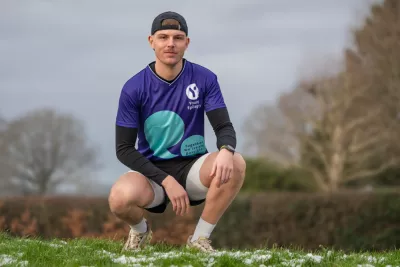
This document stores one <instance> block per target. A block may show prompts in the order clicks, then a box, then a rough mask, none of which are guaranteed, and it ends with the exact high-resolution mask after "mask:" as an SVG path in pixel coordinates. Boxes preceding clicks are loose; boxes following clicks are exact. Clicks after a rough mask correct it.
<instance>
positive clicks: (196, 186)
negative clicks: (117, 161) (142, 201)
mask: <svg viewBox="0 0 400 267" xmlns="http://www.w3.org/2000/svg"><path fill="white" fill-rule="evenodd" d="M209 154H210V153H207V154H205V155H203V156H201V157H200V158H198V159H197V160H196V162H195V163H194V164H193V165H192V167H191V168H190V171H189V173H188V175H187V178H186V192H187V193H188V196H189V199H190V200H193V201H196V200H204V199H205V198H206V195H207V192H208V188H207V187H205V186H204V185H203V184H202V182H201V180H200V168H201V166H202V165H203V162H204V160H205V159H206V157H207V156H208V155H209ZM129 172H137V171H133V170H130V171H129ZM147 180H148V181H149V182H150V185H151V187H152V188H153V191H154V199H153V202H151V203H150V204H149V205H147V206H146V207H145V208H154V207H156V206H159V205H161V204H162V203H163V202H164V200H165V193H164V190H163V188H162V187H161V186H160V185H158V184H157V183H156V182H154V181H153V180H150V179H149V178H147Z"/></svg>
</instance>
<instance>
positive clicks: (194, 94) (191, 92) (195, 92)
mask: <svg viewBox="0 0 400 267" xmlns="http://www.w3.org/2000/svg"><path fill="white" fill-rule="evenodd" d="M186 95H187V97H188V98H189V99H190V100H196V99H197V98H199V88H198V87H197V85H196V84H195V83H192V84H190V85H189V86H188V87H186Z"/></svg>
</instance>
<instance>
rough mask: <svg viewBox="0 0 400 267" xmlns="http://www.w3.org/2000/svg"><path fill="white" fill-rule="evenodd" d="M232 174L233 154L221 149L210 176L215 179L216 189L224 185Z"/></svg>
mask: <svg viewBox="0 0 400 267" xmlns="http://www.w3.org/2000/svg"><path fill="white" fill-rule="evenodd" d="M232 174H233V153H232V152H230V151H228V150H226V149H222V150H221V151H220V152H219V153H218V155H217V157H216V158H215V161H214V165H213V167H212V169H211V173H210V176H211V177H214V179H217V187H218V188H219V187H220V186H221V185H222V184H225V183H227V182H228V181H229V179H231V177H232Z"/></svg>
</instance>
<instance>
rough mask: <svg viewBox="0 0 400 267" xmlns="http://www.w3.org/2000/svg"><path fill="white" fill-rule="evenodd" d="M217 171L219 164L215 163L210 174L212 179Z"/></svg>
mask: <svg viewBox="0 0 400 267" xmlns="http://www.w3.org/2000/svg"><path fill="white" fill-rule="evenodd" d="M216 170H217V164H216V163H215V161H214V163H213V166H212V169H211V173H210V176H211V177H212V176H214V175H215V171H216Z"/></svg>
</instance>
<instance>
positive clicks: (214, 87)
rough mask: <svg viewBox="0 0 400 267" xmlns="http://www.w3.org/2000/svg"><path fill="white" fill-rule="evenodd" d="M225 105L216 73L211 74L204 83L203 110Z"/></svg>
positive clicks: (206, 110)
mask: <svg viewBox="0 0 400 267" xmlns="http://www.w3.org/2000/svg"><path fill="white" fill-rule="evenodd" d="M225 107H226V105H225V101H224V97H223V96H222V92H221V88H220V86H219V83H218V78H217V76H216V75H213V76H212V77H211V79H210V80H209V81H208V83H207V84H206V93H205V103H204V110H205V112H208V111H211V110H214V109H217V108H225Z"/></svg>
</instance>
